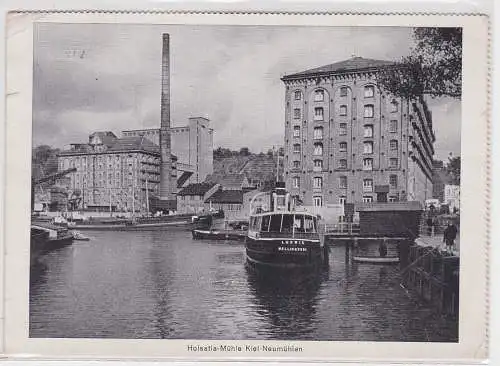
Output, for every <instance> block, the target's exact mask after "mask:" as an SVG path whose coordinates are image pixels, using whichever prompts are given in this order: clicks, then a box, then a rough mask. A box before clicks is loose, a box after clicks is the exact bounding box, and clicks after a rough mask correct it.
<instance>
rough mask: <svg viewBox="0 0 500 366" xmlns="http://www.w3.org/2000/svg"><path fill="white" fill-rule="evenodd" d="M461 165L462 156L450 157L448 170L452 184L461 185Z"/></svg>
mask: <svg viewBox="0 0 500 366" xmlns="http://www.w3.org/2000/svg"><path fill="white" fill-rule="evenodd" d="M460 165H461V162H460V156H455V157H450V158H448V164H447V165H446V172H447V173H448V175H449V176H450V178H451V183H452V184H456V185H460Z"/></svg>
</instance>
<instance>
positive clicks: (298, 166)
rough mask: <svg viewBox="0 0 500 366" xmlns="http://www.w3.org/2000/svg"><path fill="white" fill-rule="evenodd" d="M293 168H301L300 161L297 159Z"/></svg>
mask: <svg viewBox="0 0 500 366" xmlns="http://www.w3.org/2000/svg"><path fill="white" fill-rule="evenodd" d="M293 168H294V169H299V168H300V161H298V160H295V161H294V162H293Z"/></svg>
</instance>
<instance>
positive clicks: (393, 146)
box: [389, 140, 398, 150]
mask: <svg viewBox="0 0 500 366" xmlns="http://www.w3.org/2000/svg"><path fill="white" fill-rule="evenodd" d="M389 148H390V149H391V150H397V149H398V140H391V141H389Z"/></svg>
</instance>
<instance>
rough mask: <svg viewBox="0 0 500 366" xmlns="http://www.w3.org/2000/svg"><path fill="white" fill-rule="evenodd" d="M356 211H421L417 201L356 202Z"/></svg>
mask: <svg viewBox="0 0 500 366" xmlns="http://www.w3.org/2000/svg"><path fill="white" fill-rule="evenodd" d="M355 210H356V211H358V212H387V211H422V205H421V204H420V202H418V201H400V202H369V203H356V204H355Z"/></svg>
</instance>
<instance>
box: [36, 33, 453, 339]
mask: <svg viewBox="0 0 500 366" xmlns="http://www.w3.org/2000/svg"><path fill="white" fill-rule="evenodd" d="M33 47H34V49H33V54H34V57H33V116H32V118H33V126H32V165H31V169H32V203H31V210H32V212H31V246H30V286H29V336H30V337H32V338H113V339H123V338H132V339H194V340H196V339H209V340H228V339H229V340H321V341H393V342H458V339H459V334H460V327H459V321H458V319H459V317H458V314H459V309H460V306H459V305H460V302H459V283H460V281H459V278H460V168H461V163H460V160H461V149H460V146H461V122H462V118H461V92H462V90H461V86H462V80H461V76H462V29H461V28H451V27H450V28H439V27H433V28H431V27H294V26H223V25H199V26H196V25H131V24H125V25H123V24H95V23H93V24H57V23H38V24H35V26H34V43H33Z"/></svg>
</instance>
